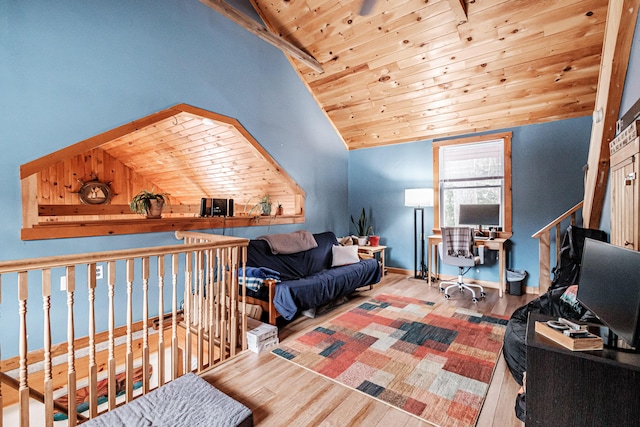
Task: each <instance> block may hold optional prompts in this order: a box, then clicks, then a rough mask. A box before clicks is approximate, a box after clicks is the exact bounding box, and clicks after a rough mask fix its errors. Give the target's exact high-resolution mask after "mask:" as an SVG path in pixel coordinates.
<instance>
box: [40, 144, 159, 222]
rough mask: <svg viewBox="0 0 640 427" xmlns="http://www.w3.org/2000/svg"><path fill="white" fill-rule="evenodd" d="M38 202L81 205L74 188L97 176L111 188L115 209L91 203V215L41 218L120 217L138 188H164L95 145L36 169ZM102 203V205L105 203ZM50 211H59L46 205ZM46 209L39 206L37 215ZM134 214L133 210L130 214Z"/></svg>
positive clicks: (127, 211)
mask: <svg viewBox="0 0 640 427" xmlns="http://www.w3.org/2000/svg"><path fill="white" fill-rule="evenodd" d="M37 176H38V189H37V192H38V205H39V206H41V207H43V206H46V205H81V204H82V203H81V201H80V197H79V195H78V190H80V187H81V186H82V184H83V183H84V182H88V181H93V180H95V179H96V178H97V180H98V181H100V182H102V183H108V184H109V187H110V188H111V192H112V198H111V203H110V205H112V206H111V209H110V210H111V211H113V207H114V206H115V207H117V213H114V214H112V215H108V214H105V210H104V209H100V208H101V207H102V206H100V205H94V206H92V207H93V208H94V209H93V210H94V211H96V214H95V215H89V216H80V217H77V216H73V217H72V216H53V215H52V216H46V217H45V218H44V221H89V220H99V219H102V220H105V219H116V218H120V219H121V218H122V216H121V215H123V214H131V213H130V212H129V201H130V200H131V199H132V198H133V196H134V195H136V194H137V193H138V192H139V191H140V190H142V189H145V188H146V189H151V188H154V191H157V192H160V193H162V192H166V191H165V190H164V189H163V188H159V187H157V186H156V185H155V184H154V183H153V182H151V181H149V180H148V179H146V178H145V177H144V176H141V175H140V174H138V173H136V172H135V171H134V170H131V169H130V168H128V167H127V166H125V165H124V164H123V163H122V162H121V161H119V160H118V159H116V158H114V157H112V156H110V155H109V154H108V153H105V152H104V151H103V150H101V149H99V148H94V149H93V150H89V151H87V152H84V153H79V154H77V155H75V156H72V157H70V158H67V159H64V160H62V161H59V162H57V163H55V164H52V165H51V166H49V167H47V168H46V169H44V170H42V171H40V172H38V174H37ZM105 206H106V205H105ZM50 211H51V212H50V213H54V212H58V213H60V212H63V211H59V210H57V209H54V208H50ZM46 213H47V209H46V208H42V209H40V215H41V216H42V215H44V214H46ZM130 216H131V218H136V215H135V214H131V215H130Z"/></svg>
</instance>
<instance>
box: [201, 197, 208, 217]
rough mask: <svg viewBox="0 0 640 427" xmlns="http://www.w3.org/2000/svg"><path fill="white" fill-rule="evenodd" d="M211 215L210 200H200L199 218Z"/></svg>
mask: <svg viewBox="0 0 640 427" xmlns="http://www.w3.org/2000/svg"><path fill="white" fill-rule="evenodd" d="M210 213H211V199H207V198H204V197H203V198H202V199H200V216H201V217H206V216H209V214H210Z"/></svg>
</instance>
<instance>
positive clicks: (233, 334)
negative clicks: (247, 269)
mask: <svg viewBox="0 0 640 427" xmlns="http://www.w3.org/2000/svg"><path fill="white" fill-rule="evenodd" d="M229 252H230V263H231V265H230V268H229V294H230V295H229V297H230V298H229V299H230V301H229V314H230V315H231V324H230V325H229V335H230V338H231V340H230V348H229V351H230V353H231V354H230V356H235V355H236V348H237V346H238V288H237V283H238V280H237V276H238V273H237V272H238V250H237V248H236V247H233V248H229Z"/></svg>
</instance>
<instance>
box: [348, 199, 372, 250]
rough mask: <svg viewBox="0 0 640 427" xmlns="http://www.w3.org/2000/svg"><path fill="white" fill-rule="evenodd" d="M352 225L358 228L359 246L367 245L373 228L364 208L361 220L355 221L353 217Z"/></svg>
mask: <svg viewBox="0 0 640 427" xmlns="http://www.w3.org/2000/svg"><path fill="white" fill-rule="evenodd" d="M351 223H352V224H353V225H354V226H355V227H356V235H357V237H358V245H360V246H364V245H366V244H367V236H368V235H369V234H370V233H371V230H372V229H373V226H371V225H369V220H368V219H367V214H366V212H365V211H364V208H362V212H361V213H360V218H359V219H358V222H356V221H355V220H354V219H353V215H351Z"/></svg>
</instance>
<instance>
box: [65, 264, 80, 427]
mask: <svg viewBox="0 0 640 427" xmlns="http://www.w3.org/2000/svg"><path fill="white" fill-rule="evenodd" d="M75 291H76V269H75V267H74V266H67V364H68V367H67V395H68V396H69V415H68V417H69V426H75V425H77V423H78V412H77V409H78V407H77V405H76V391H77V390H76V388H77V386H76V358H75V347H74V341H75V328H74V324H73V323H74V319H73V298H74V294H75Z"/></svg>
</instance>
